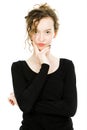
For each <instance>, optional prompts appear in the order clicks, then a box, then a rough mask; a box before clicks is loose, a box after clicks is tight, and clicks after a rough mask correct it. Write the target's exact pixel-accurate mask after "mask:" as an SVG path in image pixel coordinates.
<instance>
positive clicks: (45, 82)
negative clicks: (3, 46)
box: [11, 58, 77, 130]
mask: <svg viewBox="0 0 87 130" xmlns="http://www.w3.org/2000/svg"><path fill="white" fill-rule="evenodd" d="M48 70H49V65H48V64H45V63H44V64H42V66H41V69H40V71H39V73H36V72H34V71H33V70H32V69H31V68H30V67H29V66H28V65H27V63H26V61H17V62H14V63H13V64H12V67H11V72H12V81H13V89H14V93H15V97H16V100H17V103H18V106H19V108H20V109H21V111H22V112H23V120H22V126H21V127H20V130H73V123H72V118H71V117H72V116H74V115H75V113H76V109H77V90H76V75H75V68H74V64H73V62H72V61H71V60H68V59H62V58H61V59H60V65H59V67H58V69H57V70H56V71H55V72H53V73H51V74H47V73H48Z"/></svg>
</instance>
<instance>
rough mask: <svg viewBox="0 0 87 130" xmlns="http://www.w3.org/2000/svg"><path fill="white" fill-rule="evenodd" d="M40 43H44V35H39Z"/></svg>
mask: <svg viewBox="0 0 87 130" xmlns="http://www.w3.org/2000/svg"><path fill="white" fill-rule="evenodd" d="M39 41H40V42H42V41H44V35H43V34H42V33H41V34H40V35H39Z"/></svg>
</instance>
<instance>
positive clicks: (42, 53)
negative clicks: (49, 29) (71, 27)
mask: <svg viewBox="0 0 87 130" xmlns="http://www.w3.org/2000/svg"><path fill="white" fill-rule="evenodd" d="M33 46H34V51H35V55H36V56H37V58H38V59H39V61H40V63H41V64H42V63H46V64H49V60H48V58H47V56H48V54H49V51H50V46H47V47H46V48H44V49H43V50H41V51H40V50H39V49H38V48H37V46H36V45H35V44H33Z"/></svg>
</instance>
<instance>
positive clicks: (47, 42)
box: [8, 17, 60, 105]
mask: <svg viewBox="0 0 87 130" xmlns="http://www.w3.org/2000/svg"><path fill="white" fill-rule="evenodd" d="M55 37H56V32H55V30H54V21H53V20H52V18H50V17H46V18H43V19H41V20H40V22H39V24H38V26H37V32H35V33H34V34H32V36H31V40H32V45H33V48H34V51H33V54H32V56H31V57H29V59H27V60H26V62H27V64H28V65H29V67H30V68H31V69H32V70H33V71H34V72H36V73H38V72H39V70H40V68H41V64H43V63H46V64H48V65H49V71H48V74H50V73H53V72H54V71H56V69H57V68H58V67H59V61H60V60H59V58H56V57H55V56H53V55H52V54H51V51H50V47H51V45H52V40H53V38H55ZM8 100H9V102H10V103H11V104H12V105H15V104H17V102H16V99H15V96H14V93H11V94H10V96H9V98H8Z"/></svg>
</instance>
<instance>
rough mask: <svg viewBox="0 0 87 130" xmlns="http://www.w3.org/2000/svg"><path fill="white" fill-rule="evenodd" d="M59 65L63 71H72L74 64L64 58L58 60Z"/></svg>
mask: <svg viewBox="0 0 87 130" xmlns="http://www.w3.org/2000/svg"><path fill="white" fill-rule="evenodd" d="M60 61H61V64H62V66H63V68H64V70H65V69H66V70H69V69H74V68H75V66H74V62H73V61H72V60H71V59H66V58H60Z"/></svg>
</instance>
